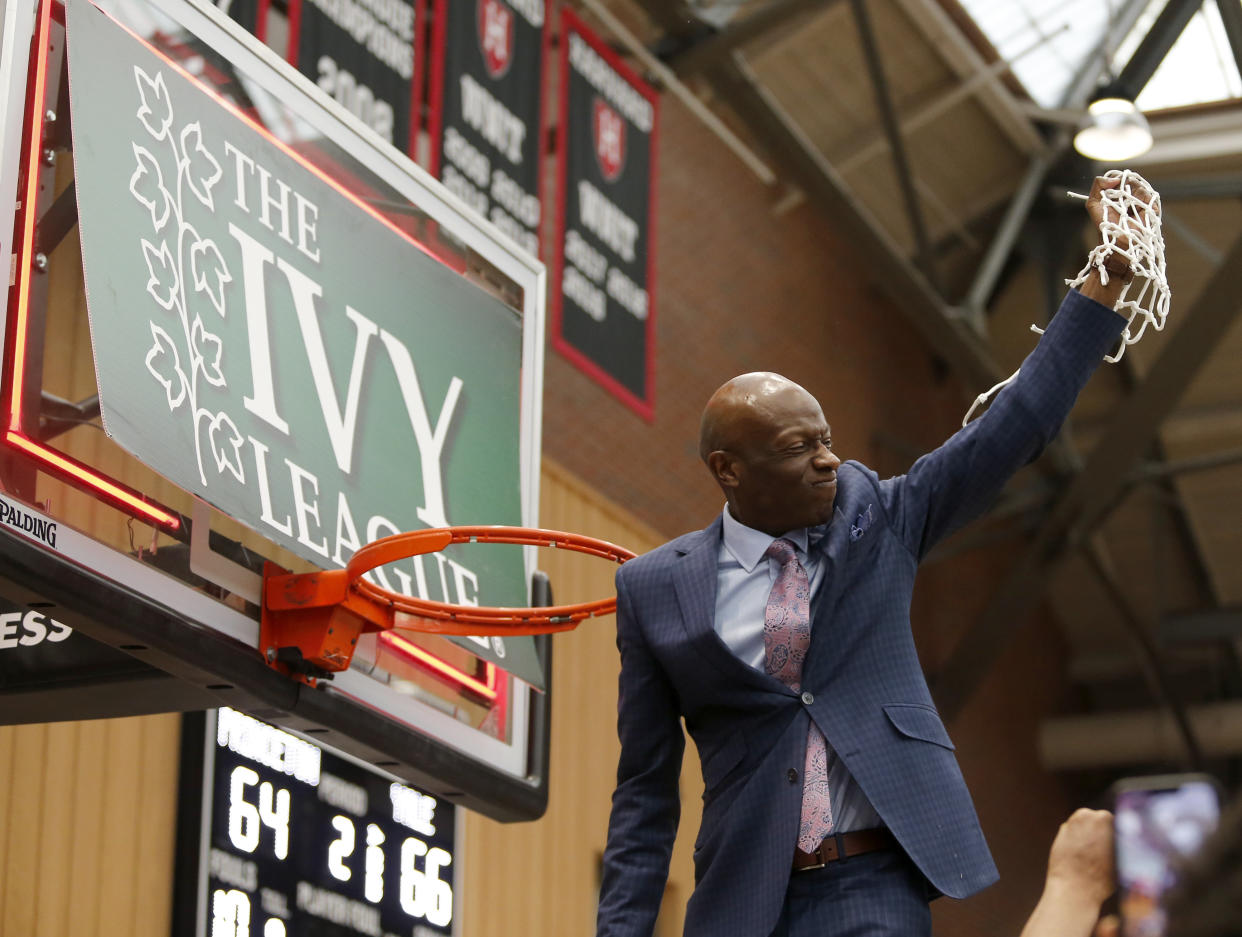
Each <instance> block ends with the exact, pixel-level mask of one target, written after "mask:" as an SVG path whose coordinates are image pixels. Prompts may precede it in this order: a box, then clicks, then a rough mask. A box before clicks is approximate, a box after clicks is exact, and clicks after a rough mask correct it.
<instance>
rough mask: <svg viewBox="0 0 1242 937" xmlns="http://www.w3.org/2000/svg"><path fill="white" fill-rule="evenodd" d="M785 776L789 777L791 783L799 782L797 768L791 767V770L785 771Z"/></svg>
mask: <svg viewBox="0 0 1242 937" xmlns="http://www.w3.org/2000/svg"><path fill="white" fill-rule="evenodd" d="M785 777H787V778H789V783H790V784H797V783H798V772H797V771H796V770H794V769H793V768H790V769H789V770H788V771H787V772H786V773H785Z"/></svg>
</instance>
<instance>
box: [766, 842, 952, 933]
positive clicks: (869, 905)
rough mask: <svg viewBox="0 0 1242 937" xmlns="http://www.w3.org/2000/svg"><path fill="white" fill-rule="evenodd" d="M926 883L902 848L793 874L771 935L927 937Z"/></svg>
mask: <svg viewBox="0 0 1242 937" xmlns="http://www.w3.org/2000/svg"><path fill="white" fill-rule="evenodd" d="M927 901H928V888H927V880H926V879H925V878H924V877H923V875H922V873H920V872H919V871H918V869H917V868H915V866H914V863H912V862H911V861H910V860H909V858H907V857H906V855H905V853H903V852H901V851H900V850H886V851H882V852H869V853H864V854H863V855H861V856H852V857H850V858H848V859H843V860H838V861H836V862H830V863H828V864H827V865H826V866H824V867H823V868H822V869H811V870H808V871H805V872H795V873H794V874H793V875H792V876H791V877H790V879H789V888H788V890H787V891H786V892H785V907H784V909H783V910H782V911H781V917H780V920H779V921H777V924H776V930H774V931H773V932H772V937H930V935H931V909H930V908H929V907H928V906H927Z"/></svg>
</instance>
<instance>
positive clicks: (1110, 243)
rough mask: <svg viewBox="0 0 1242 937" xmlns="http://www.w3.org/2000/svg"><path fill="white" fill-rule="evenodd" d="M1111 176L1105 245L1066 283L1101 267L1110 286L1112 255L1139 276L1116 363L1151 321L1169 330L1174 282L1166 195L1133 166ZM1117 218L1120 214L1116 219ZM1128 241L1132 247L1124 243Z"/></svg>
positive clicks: (1131, 288) (1128, 296)
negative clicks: (1167, 253) (1163, 208)
mask: <svg viewBox="0 0 1242 937" xmlns="http://www.w3.org/2000/svg"><path fill="white" fill-rule="evenodd" d="M1104 178H1106V179H1120V180H1121V184H1120V185H1118V186H1117V187H1116V188H1112V189H1105V190H1104V191H1103V192H1101V193H1100V200H1101V201H1102V202H1103V204H1104V218H1103V220H1102V221H1101V222H1100V244H1099V245H1098V246H1097V247H1095V249H1094V250H1092V251H1091V253H1090V254H1089V255H1088V256H1087V264H1086V266H1084V267H1083V268H1082V269H1081V270H1080V271H1078V276H1076V277H1074V279H1072V280H1066V281H1065V285H1066V286H1070V287H1079V286H1082V285H1083V284H1084V283H1086V282H1087V277H1089V276H1090V275H1091V271H1092V270H1093V269H1095V270H1099V272H1100V281H1101V282H1102V283H1103V284H1104V285H1106V286H1107V285H1108V270H1106V269H1105V267H1104V263H1105V261H1106V260H1107V259H1108V257H1109V255H1115V256H1117V257H1122V258H1124V259H1125V260H1126V261H1127V263H1128V264H1129V267H1130V270H1131V271H1132V272H1133V273H1134V279H1132V280H1131V281H1130V282H1129V283H1127V284H1126V286H1125V289H1123V290H1122V291H1121V296H1120V297H1119V298H1118V300H1117V303H1116V305H1115V306H1113V309H1115V310H1116V311H1117V312H1118V313H1120V314H1121V315H1123V316H1126V317H1127V319H1128V321H1127V322H1126V327H1125V328H1124V329H1122V332H1121V345H1120V346H1119V347H1118V349H1117V353H1116V354H1114V355H1105V356H1104V360H1105V361H1107V362H1109V363H1110V364H1116V363H1117V362H1118V361H1120V360H1121V356H1122V355H1124V354H1125V351H1126V347H1127V346H1129V345H1133V344H1134V343H1135V342H1137V341H1138V340H1139V339H1140V338H1142V337H1143V333H1144V332H1145V331H1146V330H1147V327H1148V326H1149V325H1150V326H1151V327H1152V328H1154V329H1155V330H1156V331H1160V330H1161V329H1163V328H1164V322H1165V319H1166V318H1167V316H1168V314H1169V299H1170V297H1171V296H1172V294H1171V293H1170V291H1169V281H1168V280H1167V279H1166V278H1165V267H1164V234H1163V233H1162V231H1161V227H1160V193H1158V192H1157V191H1156V190H1155V189H1154V188H1153V187H1152V186H1151V184H1150V183H1149V182H1148V181H1147V180H1146V179H1144V178H1143V177H1142V176H1140V175H1139V174H1138V173H1137V172H1134V171H1133V170H1130V169H1112V170H1109V171H1108V172H1106V173H1105V174H1104ZM1136 189H1146V190H1147V192H1148V193H1149V194H1150V196H1151V201H1150V202H1144V201H1143V200H1142V199H1141V198H1139V197H1138V195H1136V194H1135V190H1136ZM1114 216H1115V217H1114ZM1121 244H1126V245H1127V246H1126V247H1124V248H1123V247H1121V246H1120V245H1121ZM1031 331H1032V332H1037V333H1039V334H1041V335H1042V334H1043V331H1044V330H1043V329H1041V328H1039V327H1038V326H1036V325H1032V326H1031ZM1017 376H1018V372H1017V371H1014V372H1013V374H1011V375H1010V376H1009V377H1007V378H1005V379H1004V380H1003V381H1001V382H1000V383H999V384H997V385H996V386H995V387H992V388H991V389H990V390H988V391H986V392H985V393H982V394H980V395H979V396H978V397H976V398H975V402H974V403H972V404H971V405H970V409H969V410H967V411H966V416H965V417H963V418H962V425H963V426H965V425H966V424H967V423H969V422H970V420H971V417H972V416H973V415H974V413H975V410H977V409H978V408H979V407H981V406H983V405H984V404H985V403H987V402H988V401H989V400H991V399H992V397H994V396H995V395H996V394H997V393H999V392H1000V390H1001V388H1003V387H1006V386H1008V385H1009V384H1011V383H1013V380H1014V378H1016V377H1017Z"/></svg>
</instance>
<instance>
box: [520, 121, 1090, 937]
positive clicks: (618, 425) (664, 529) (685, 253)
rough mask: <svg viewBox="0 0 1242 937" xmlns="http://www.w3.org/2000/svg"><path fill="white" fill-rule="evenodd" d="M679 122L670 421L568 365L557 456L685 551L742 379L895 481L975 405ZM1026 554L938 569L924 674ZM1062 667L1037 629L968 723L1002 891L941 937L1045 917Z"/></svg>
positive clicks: (668, 323)
mask: <svg viewBox="0 0 1242 937" xmlns="http://www.w3.org/2000/svg"><path fill="white" fill-rule="evenodd" d="M662 108H663V110H662V121H661V144H660V153H659V165H660V172H661V175H660V179H659V182H658V197H659V203H658V207H659V211H658V224H657V242H656V243H657V246H658V257H657V264H656V267H657V273H656V275H657V283H658V285H659V286H658V290H659V292H658V297H657V306H656V332H657V344H656V348H657V350H656V356H657V357H656V360H655V378H656V385H655V386H656V394H655V419H654V421H653V422H652V423H647V422H645V421H644V420H643V419H641V418H640V417H638V416H636V415H635V414H634V413H632V412H631V411H630V410H628V409H627V408H626V407H625V406H624V405H622V404H621V403H619V402H618V401H616V400H615V399H614V398H613V397H611V396H610V395H609V394H608V393H607V392H606V391H604V390H602V389H601V388H600V387H598V386H597V385H596V384H595V383H593V382H592V381H591V380H590V379H589V378H587V377H585V376H584V375H582V374H581V373H580V372H578V371H577V370H576V369H575V368H574V367H573V366H572V365H570V364H569V363H568V362H567V361H566V360H565V359H563V358H562V357H560V356H559V355H557V354H556V353H554V352H551V351H550V352H549V355H548V359H547V370H546V376H545V410H544V427H545V433H544V441H543V445H544V453H545V454H546V455H547V456H549V457H551V458H552V459H554V460H555V461H556V462H558V463H559V464H560V465H562V466H564V467H565V468H567V469H568V470H570V471H571V472H573V473H574V474H576V475H577V476H578V477H579V478H581V479H582V480H583V481H585V482H586V483H587V484H588V485H590V486H592V487H593V488H595V489H596V490H597V491H599V492H600V493H601V494H602V495H604V496H605V497H607V498H610V499H612V500H613V501H615V502H617V503H619V504H620V505H623V506H625V507H626V508H627V509H628V510H630V511H632V512H633V513H634V514H635V515H636V516H637V518H638V519H640V520H641V521H643V522H645V523H646V524H648V525H650V526H651V527H653V528H655V529H656V530H657V531H659V532H661V533H663V534H664V535H667V536H673V535H676V534H679V533H682V532H684V531H687V530H691V529H695V528H699V527H702V526H704V525H705V524H706V523H707V522H708V521H710V520H711V518H712V516H713V515H714V514H715V513H716V512H718V511H719V510H720V507H721V505H722V504H723V497H722V496H721V494H720V492H719V490H718V489H716V488H715V486H714V485H713V484H712V482H711V480H710V479H709V477H708V475H707V472H706V470H705V469H704V467H703V466H702V464H701V463H700V462H699V459H698V452H697V437H698V420H699V414H700V411H701V409H702V406H703V404H704V402H705V401H706V400H707V398H708V396H709V395H710V394H711V393H712V391H713V390H715V388H716V387H718V386H719V385H720V384H721V383H723V382H724V381H725V380H727V379H728V378H730V377H732V376H733V375H735V374H738V373H741V372H744V371H750V370H759V369H763V370H775V371H779V372H781V373H783V374H785V375H787V376H788V377H790V378H792V379H794V380H796V381H798V382H800V383H802V384H803V385H804V386H805V387H806V388H807V389H808V390H810V391H811V392H812V393H813V394H815V395H816V396H817V397H818V398H819V400H820V402H821V404H822V405H823V408H824V412H825V414H826V416H827V417H828V420H829V423H830V424H831V425H832V428H833V436H834V440H835V443H836V448H837V451H838V452H839V454H840V455H841V456H842V457H843V458H856V459H859V460H861V461H864V462H866V463H868V464H870V465H872V466H873V467H874V468H876V469H877V470H878V471H880V472H882V473H885V474H892V473H895V472H899V471H901V470H902V469H903V468H904V467H905V466H906V465H907V464H908V462H909V456H908V452H907V451H904V450H905V449H909V448H913V449H917V450H920V451H922V450H926V449H928V448H931V447H932V446H934V445H935V444H937V443H938V442H939V441H941V440H942V439H944V438H945V437H946V436H948V435H949V434H950V433H951V432H952V431H953V430H954V429H955V428H956V426H957V425H958V421H959V420H960V418H961V414H962V412H963V409H964V401H965V399H966V397H967V394H966V391H965V389H964V388H962V387H960V386H959V385H958V384H956V383H955V382H954V381H953V380H951V379H945V378H943V376H942V372H941V369H940V368H938V366H937V363H936V362H935V361H934V360H933V357H932V356H931V355H930V353H929V352H928V350H927V348H926V347H925V346H924V345H923V343H922V342H921V341H920V340H919V339H918V337H917V336H916V335H915V333H914V332H913V330H912V329H911V328H910V327H909V326H908V325H907V323H906V320H905V318H904V317H903V315H902V313H901V312H900V311H899V310H898V309H896V308H894V307H893V305H892V304H891V303H889V302H888V301H886V300H885V299H884V298H883V297H882V296H881V295H880V294H879V293H878V292H877V291H876V290H875V289H874V288H873V287H872V286H871V285H870V284H868V282H867V281H866V280H865V279H864V278H863V277H862V276H861V275H860V273H859V269H860V265H859V263H858V258H856V257H854V256H851V254H850V253H849V249H848V246H847V245H845V244H843V243H842V242H841V240H840V239H839V238H838V237H836V236H835V235H834V234H833V232H832V230H831V227H830V225H829V224H828V223H827V222H826V221H825V219H824V218H823V217H822V216H820V215H819V214H818V213H817V212H816V211H815V210H814V209H812V208H810V207H809V206H807V205H802V206H801V207H797V208H795V209H794V210H792V211H789V212H787V213H785V214H781V215H777V214H775V213H774V212H773V206H774V205H775V203H776V202H777V201H778V199H779V197H780V195H781V193H780V192H777V191H773V190H767V189H765V188H764V187H763V186H762V185H761V184H760V183H759V182H758V181H756V180H755V179H754V177H753V176H751V175H750V174H749V173H748V171H747V170H746V169H745V168H744V167H742V166H741V164H740V163H738V162H737V161H736V160H735V159H734V158H733V157H732V156H731V155H729V154H728V152H727V151H726V150H724V148H723V147H722V146H721V145H720V144H719V143H718V142H717V141H716V139H715V138H714V137H712V136H711V135H710V134H708V133H707V132H706V131H705V130H704V129H703V128H702V127H701V126H700V125H699V124H698V123H697V122H696V121H695V120H694V119H692V118H691V117H690V116H689V115H688V114H687V112H686V111H685V110H683V109H682V108H681V107H680V106H679V105H678V104H677V103H676V102H675V101H674V100H673V99H671V98H670V97H668V96H665V98H664V100H663V102H662ZM978 390H979V389H977V388H972V389H970V394H971V395H973V394H974V393H977V392H978ZM881 433H882V434H885V435H886V436H887V437H889V438H891V439H894V440H897V441H898V443H899V445H892V444H889V443H885V442H881V441H879V440H878V439H877V434H881ZM586 532H587V533H589V531H586ZM1015 555H1016V553H1015V551H1014V550H1013V549H1012V548H1009V549H1006V548H1005V547H1001V548H995V547H994V548H990V549H987V550H980V551H977V552H976V553H974V554H966V555H963V556H960V557H957V558H955V559H953V560H949V561H945V562H943V563H939V564H936V565H934V566H931V567H928V568H927V569H926V570H925V571H924V574H923V576H922V579H921V581H920V585H919V588H918V590H917V593H916V597H915V603H914V610H913V614H914V621H915V631H916V634H917V635H918V637H919V639H920V649H921V653H923V655H924V663H925V665H926V666H929V667H934V666H935V665H936V664H937V663H938V662H939V661H940V660H942V659H943V657H944V655H945V654H947V653H948V651H949V650H951V648H952V646H953V642H954V641H955V640H956V638H957V636H958V634H959V633H960V631H961V629H962V628H963V627H964V626H965V625H966V624H967V623H968V622H969V621H970V620H971V619H972V617H973V615H974V614H977V612H978V610H979V609H980V608H981V606H982V603H983V601H984V600H985V599H986V597H987V595H988V594H989V590H990V588H992V585H993V583H994V582H995V581H996V580H997V578H998V577H999V575H1000V574H1001V572H1003V571H1004V570H1005V569H1006V568H1007V564H1008V563H1010V562H1012V560H1013V558H1014V556H1015ZM1061 657H1062V654H1061V648H1060V644H1059V641H1058V639H1057V638H1056V637H1055V632H1054V631H1053V629H1052V628H1051V627H1050V625H1049V622H1048V621H1047V620H1046V618H1040V619H1038V620H1035V621H1032V622H1030V623H1028V624H1027V625H1025V626H1024V627H1023V630H1022V633H1021V636H1020V638H1019V639H1018V640H1016V641H1015V642H1014V643H1013V645H1012V646H1011V647H1010V649H1009V651H1008V652H1007V654H1006V655H1005V657H1004V658H1003V659H1002V661H1001V662H1000V664H999V665H998V666H997V667H996V668H995V669H994V671H993V673H992V674H991V676H990V678H989V680H988V681H987V683H986V685H985V686H984V687H983V689H982V690H981V691H980V693H979V694H978V695H977V697H976V698H975V700H974V701H973V702H972V704H971V706H970V707H969V708H968V709H967V711H966V712H965V713H963V715H962V716H961V717H960V718H959V719H957V720H956V721H955V724H953V725H951V726H950V731H951V732H952V733H953V735H954V738H955V740H956V742H957V745H958V753H959V758H960V760H961V763H962V767H963V770H964V772H965V774H966V776H967V780H968V782H969V783H970V785H971V789H972V791H973V792H974V795H975V799H976V803H977V805H978V808H979V812H980V816H981V819H982V821H983V824H984V827H985V831H986V832H987V834H988V837H989V840H990V842H991V844H992V846H993V849H994V852H995V854H996V857H997V861H998V864H999V865H1000V867H1001V871H1002V876H1003V880H1002V883H1001V884H1000V885H998V886H996V887H995V888H993V889H991V890H989V891H988V892H986V893H984V894H983V895H981V896H978V897H976V898H974V899H971V900H970V901H967V902H949V901H939V902H936V909H935V913H936V921H937V925H936V931H937V933H938V934H940V935H941V937H945V935H954V934H962V935H966V934H976V933H983V932H985V928H986V932H989V933H995V934H1002V933H1011V934H1016V933H1017V932H1018V930H1019V929H1020V927H1021V924H1022V921H1023V920H1024V919H1025V916H1026V914H1027V913H1028V912H1029V910H1030V908H1031V907H1032V906H1033V904H1034V901H1035V897H1036V896H1037V894H1038V891H1039V887H1040V884H1041V882H1042V877H1043V867H1044V862H1045V859H1046V856H1047V847H1048V845H1049V844H1050V843H1051V839H1052V836H1053V834H1054V833H1055V830H1056V825H1057V823H1059V822H1060V820H1061V819H1062V818H1063V817H1064V816H1065V815H1066V814H1067V813H1068V812H1069V810H1070V809H1071V807H1072V806H1073V805H1072V804H1071V803H1070V802H1069V799H1068V798H1067V796H1066V795H1065V793H1064V791H1063V790H1062V786H1061V785H1060V784H1059V783H1058V781H1057V780H1056V779H1055V778H1052V777H1049V776H1046V775H1044V774H1042V773H1041V772H1040V770H1039V768H1038V764H1037V762H1036V758H1035V752H1034V727H1035V724H1036V721H1037V720H1038V718H1039V717H1040V716H1041V715H1042V714H1043V713H1045V712H1047V711H1049V709H1050V708H1052V707H1054V706H1055V705H1056V702H1057V700H1058V699H1059V697H1060V695H1061V693H1062V692H1063V687H1062V684H1061V682H1060V679H1061V678H1060V671H1061Z"/></svg>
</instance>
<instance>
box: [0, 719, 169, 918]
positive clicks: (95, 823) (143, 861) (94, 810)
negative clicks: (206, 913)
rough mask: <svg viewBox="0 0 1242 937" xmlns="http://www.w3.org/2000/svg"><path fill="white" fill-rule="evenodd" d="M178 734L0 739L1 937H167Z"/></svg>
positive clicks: (74, 725) (23, 730)
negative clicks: (127, 936)
mask: <svg viewBox="0 0 1242 937" xmlns="http://www.w3.org/2000/svg"><path fill="white" fill-rule="evenodd" d="M179 727H180V717H179V716H177V715H175V714H174V715H161V716H146V717H141V718H132V719H109V720H100V721H97V722H62V723H52V724H47V725H30V726H15V727H3V728H0V872H2V875H0V935H3V937H68V935H72V937H125V935H133V937H147V935H151V937H155V935H160V937H165V935H167V934H168V922H169V913H170V910H171V907H172V867H173V846H174V832H175V830H174V827H175V820H176V795H177V744H178V733H179Z"/></svg>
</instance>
